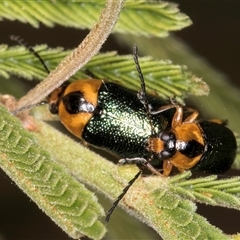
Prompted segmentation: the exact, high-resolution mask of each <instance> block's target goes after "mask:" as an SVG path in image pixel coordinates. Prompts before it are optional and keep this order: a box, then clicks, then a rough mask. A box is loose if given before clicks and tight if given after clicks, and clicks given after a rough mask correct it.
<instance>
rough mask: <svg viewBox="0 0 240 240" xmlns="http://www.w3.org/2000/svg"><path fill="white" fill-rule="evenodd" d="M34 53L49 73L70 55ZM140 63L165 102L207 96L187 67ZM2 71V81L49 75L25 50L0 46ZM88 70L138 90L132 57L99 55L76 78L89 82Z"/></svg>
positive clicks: (152, 88) (45, 51) (148, 82)
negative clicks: (11, 75) (171, 98)
mask: <svg viewBox="0 0 240 240" xmlns="http://www.w3.org/2000/svg"><path fill="white" fill-rule="evenodd" d="M34 49H35V50H36V51H37V52H38V54H39V55H40V56H41V57H42V59H43V60H44V62H45V63H46V65H47V66H48V68H49V69H53V68H55V66H56V65H57V64H58V63H59V61H60V60H62V58H63V57H65V56H66V55H67V54H68V53H69V51H63V49H62V48H55V49H48V48H47V46H46V45H40V46H36V47H34ZM139 62H140V65H141V69H142V72H143V75H144V78H145V81H146V85H147V88H148V91H149V92H153V93H157V94H159V96H160V97H163V98H169V97H172V96H177V97H179V98H183V97H186V95H189V94H194V95H203V94H208V90H209V89H208V87H207V85H206V84H205V83H204V82H203V81H201V79H199V78H197V77H196V76H194V75H192V74H191V72H189V71H188V70H187V67H186V66H180V65H176V64H173V63H172V62H171V61H170V60H161V61H157V60H154V59H153V58H152V57H141V58H139ZM0 69H1V71H0V74H1V75H2V76H3V77H9V76H10V74H16V75H18V76H21V77H24V78H27V79H40V80H42V79H43V78H44V77H45V76H46V75H47V73H46V71H45V69H44V68H43V66H42V64H41V63H40V61H39V59H37V58H36V57H34V56H32V54H31V53H30V52H29V51H28V50H27V49H25V48H24V47H22V46H20V47H17V46H16V47H7V46H6V45H1V46H0ZM86 70H88V71H90V72H91V73H92V74H93V75H94V76H95V77H96V78H99V79H106V80H108V81H117V82H121V83H122V84H123V85H125V86H126V87H128V88H130V89H133V90H139V87H140V81H139V76H138V73H137V72H136V68H135V63H134V61H133V57H132V56H131V55H123V56H120V55H117V54H116V52H108V53H101V54H98V55H96V56H94V57H93V58H92V60H91V61H90V62H88V63H87V64H86V65H85V67H84V68H83V69H81V71H79V72H78V73H77V74H76V75H75V76H74V78H75V79H79V78H80V79H81V78H89V76H87V74H86Z"/></svg>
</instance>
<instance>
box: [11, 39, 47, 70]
mask: <svg viewBox="0 0 240 240" xmlns="http://www.w3.org/2000/svg"><path fill="white" fill-rule="evenodd" d="M10 39H11V40H13V41H16V42H17V43H18V44H19V45H23V46H25V47H26V48H27V49H28V50H29V52H31V53H32V54H33V55H34V56H35V57H37V58H38V59H39V61H40V62H41V63H42V65H43V67H44V68H45V70H46V71H47V73H50V71H49V69H48V67H47V66H46V64H45V62H44V61H43V59H42V58H41V57H40V55H39V54H38V53H37V52H36V51H35V50H34V49H33V48H32V47H31V46H30V45H29V44H28V43H27V42H25V41H24V39H23V38H21V37H20V36H15V35H11V36H10Z"/></svg>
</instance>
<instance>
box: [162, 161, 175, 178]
mask: <svg viewBox="0 0 240 240" xmlns="http://www.w3.org/2000/svg"><path fill="white" fill-rule="evenodd" d="M172 167H173V165H172V163H171V161H169V160H164V161H163V175H164V176H169V174H170V173H171V171H172Z"/></svg>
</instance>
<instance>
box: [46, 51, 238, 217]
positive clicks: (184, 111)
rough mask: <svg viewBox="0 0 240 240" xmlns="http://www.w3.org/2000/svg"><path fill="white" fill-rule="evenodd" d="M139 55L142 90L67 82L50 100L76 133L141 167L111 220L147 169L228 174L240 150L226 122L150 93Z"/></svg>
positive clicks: (88, 81)
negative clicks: (138, 178)
mask: <svg viewBox="0 0 240 240" xmlns="http://www.w3.org/2000/svg"><path fill="white" fill-rule="evenodd" d="M133 56H134V61H135V64H136V69H137V71H138V74H139V78H140V83H141V87H140V91H139V92H135V91H132V90H129V89H127V88H125V87H123V86H120V85H118V84H115V83H112V82H107V81H102V80H99V79H85V80H78V81H75V82H72V83H64V84H63V85H62V86H60V87H59V88H57V89H55V90H54V91H53V92H52V93H51V94H50V95H49V96H48V97H47V101H46V103H48V104H49V109H50V112H51V113H52V114H58V115H59V118H60V120H61V122H62V123H63V124H64V126H65V127H66V128H67V129H68V130H69V131H70V132H71V133H72V134H74V135H75V136H77V137H79V138H81V139H82V140H84V141H86V142H87V143H89V144H92V145H94V146H97V147H100V148H103V149H105V150H108V151H110V152H112V153H114V154H116V155H117V156H119V157H120V158H121V159H120V161H119V163H120V164H137V165H138V166H139V168H140V171H139V172H138V174H137V175H136V176H135V177H134V178H133V179H132V180H131V181H130V183H129V185H128V186H127V187H126V188H125V189H124V191H123V193H122V194H121V195H120V196H119V197H118V199H117V200H116V202H115V203H114V204H113V207H112V208H111V209H110V210H109V212H108V214H107V217H106V221H109V218H110V215H111V214H112V212H113V210H114V209H115V208H116V206H117V204H118V202H119V201H120V200H121V198H122V197H123V196H124V194H125V193H126V191H127V190H128V189H129V188H130V186H131V185H132V184H133V182H134V181H135V180H136V179H137V177H138V176H139V175H140V174H141V172H142V170H143V169H144V168H148V169H149V170H150V171H151V172H153V173H154V174H157V175H164V176H168V175H169V174H170V173H171V171H172V168H173V167H176V168H177V169H178V170H179V171H180V172H182V171H184V170H188V169H191V170H197V171H203V172H206V173H222V172H224V171H227V170H228V169H229V168H230V167H231V165H232V163H233V161H234V159H235V156H236V150H237V144H236V139H235V136H234V134H233V133H232V131H231V130H229V129H228V128H227V127H226V126H225V121H221V120H209V121H205V120H197V117H198V112H197V111H196V110H195V109H191V108H187V107H182V106H181V105H179V104H177V103H176V102H175V101H174V100H173V99H170V101H166V100H163V99H161V98H159V97H154V96H151V95H147V93H146V88H145V82H144V78H143V74H142V72H141V68H140V65H139V62H138V56H137V47H136V46H134V51H133Z"/></svg>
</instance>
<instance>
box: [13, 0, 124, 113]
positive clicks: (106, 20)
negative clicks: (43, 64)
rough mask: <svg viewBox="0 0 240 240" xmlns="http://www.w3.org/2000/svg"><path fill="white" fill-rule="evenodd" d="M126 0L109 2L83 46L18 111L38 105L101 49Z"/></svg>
mask: <svg viewBox="0 0 240 240" xmlns="http://www.w3.org/2000/svg"><path fill="white" fill-rule="evenodd" d="M124 1H125V0H118V1H117V0H108V1H107V3H106V6H105V8H104V10H103V11H102V13H101V16H100V19H99V21H98V23H96V24H95V26H94V27H93V29H92V30H91V31H90V32H89V34H88V35H87V36H86V38H85V39H84V40H83V41H82V42H81V44H80V45H79V46H78V47H77V48H75V49H74V50H73V51H72V53H71V54H70V55H68V56H67V57H66V58H64V59H63V60H62V61H61V62H60V64H59V65H58V66H57V68H56V69H55V70H53V71H52V72H51V73H50V74H49V75H48V76H47V77H46V78H45V79H44V81H42V82H41V83H40V84H38V85H37V86H36V87H35V88H34V89H32V90H30V91H29V92H28V93H27V95H25V96H24V97H22V98H21V99H20V100H19V101H18V105H17V109H19V108H22V107H26V106H27V105H29V103H31V105H32V104H36V103H38V102H40V101H41V100H42V99H43V98H44V97H46V96H47V95H48V94H49V93H51V92H52V91H53V90H54V89H55V88H57V87H58V86H60V85H61V84H62V83H63V82H65V81H66V80H67V79H69V77H71V76H72V75H73V74H74V73H76V72H77V71H78V70H79V69H80V68H81V67H83V66H84V65H85V64H86V63H87V62H88V61H89V60H90V59H91V58H92V57H93V56H94V55H95V54H96V53H97V52H98V51H99V50H100V48H101V46H102V45H103V43H104V42H105V41H106V39H107V37H108V36H109V34H110V33H111V30H112V28H113V27H114V25H115V23H116V22H117V20H118V17H119V14H120V12H121V9H122V6H123V4H124Z"/></svg>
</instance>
